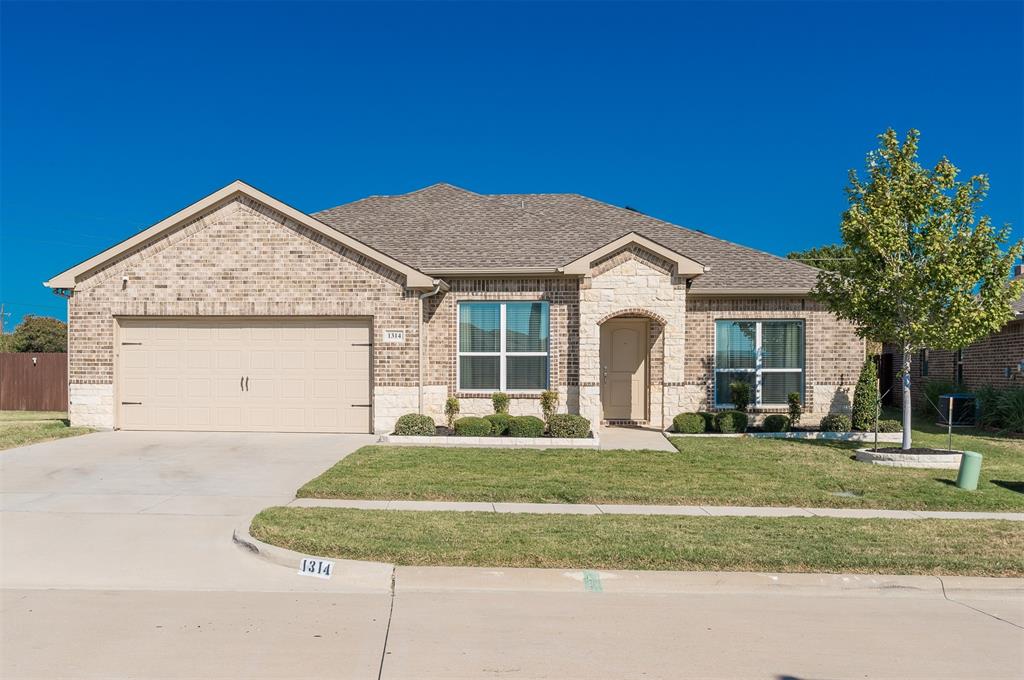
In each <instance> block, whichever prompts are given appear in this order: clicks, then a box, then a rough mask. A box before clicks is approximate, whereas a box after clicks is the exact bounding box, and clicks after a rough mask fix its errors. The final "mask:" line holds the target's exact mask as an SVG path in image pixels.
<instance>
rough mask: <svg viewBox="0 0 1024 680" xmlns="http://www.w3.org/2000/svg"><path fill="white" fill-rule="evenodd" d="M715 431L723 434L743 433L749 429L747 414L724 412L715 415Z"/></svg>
mask: <svg viewBox="0 0 1024 680" xmlns="http://www.w3.org/2000/svg"><path fill="white" fill-rule="evenodd" d="M715 429H716V430H718V431H719V432H721V433H723V434H733V433H735V432H743V431H745V430H746V429H747V414H746V413H743V412H741V411H722V412H721V413H718V414H716V415H715Z"/></svg>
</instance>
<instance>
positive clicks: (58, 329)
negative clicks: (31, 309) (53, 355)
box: [8, 314, 68, 352]
mask: <svg viewBox="0 0 1024 680" xmlns="http://www.w3.org/2000/svg"><path fill="white" fill-rule="evenodd" d="M8 342H9V343H10V350H11V351H13V352H67V351H68V325H67V324H66V323H64V322H63V321H61V320H60V319H54V318H51V317H49V316H33V315H31V314H26V315H25V318H24V319H22V320H21V323H19V324H18V325H17V327H16V328H15V329H14V333H12V334H11V339H10V340H9V341H8Z"/></svg>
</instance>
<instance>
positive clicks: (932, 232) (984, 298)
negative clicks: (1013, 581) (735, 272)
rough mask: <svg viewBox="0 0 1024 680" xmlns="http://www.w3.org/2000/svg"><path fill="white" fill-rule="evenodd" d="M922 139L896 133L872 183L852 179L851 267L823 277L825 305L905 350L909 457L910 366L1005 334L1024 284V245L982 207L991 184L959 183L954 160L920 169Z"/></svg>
mask: <svg viewBox="0 0 1024 680" xmlns="http://www.w3.org/2000/svg"><path fill="white" fill-rule="evenodd" d="M919 137H920V134H919V133H918V131H917V130H911V131H910V132H909V133H907V137H906V139H905V140H904V142H903V143H902V144H901V143H900V140H899V138H898V136H897V135H896V133H895V132H894V131H893V130H892V129H889V130H887V131H886V132H885V133H884V134H882V135H879V142H880V144H879V148H878V149H877V150H875V151H873V152H871V153H870V154H869V155H868V157H867V177H866V178H865V179H863V180H862V179H861V178H860V177H858V175H857V172H856V171H855V170H851V171H850V185H849V186H848V187H847V189H846V193H847V196H848V200H849V204H850V207H849V208H848V209H847V210H846V212H844V213H843V218H842V225H841V231H842V236H843V248H844V250H845V254H846V259H843V260H839V261H837V263H836V264H837V266H836V268H835V270H824V271H823V272H822V273H821V274H820V275H819V276H818V283H817V285H816V287H815V293H816V295H817V297H818V298H819V299H820V300H822V301H824V302H825V303H826V304H827V305H828V307H829V308H830V309H831V310H832V311H833V312H834V313H835V314H836V315H838V316H839V317H840V318H843V319H847V320H849V321H851V322H852V323H853V324H854V325H855V326H856V327H857V329H858V331H859V332H860V333H861V335H863V336H864V337H866V338H868V339H870V340H876V341H879V342H893V343H896V344H897V345H898V346H899V347H900V349H901V351H902V353H903V364H902V367H901V371H900V374H901V375H902V376H903V448H904V449H907V448H910V444H911V437H910V425H911V423H910V420H911V404H910V363H911V359H912V357H913V352H914V350H916V349H919V348H922V347H930V348H933V349H948V350H955V349H959V348H961V347H964V346H965V345H969V344H971V343H972V342H975V341H977V340H979V339H981V338H982V337H984V336H985V335H988V334H989V333H992V332H995V331H997V330H999V329H1000V328H1001V327H1002V326H1003V325H1004V324H1005V323H1006V322H1007V321H1009V320H1010V319H1012V318H1013V312H1012V310H1011V308H1010V303H1011V301H1013V300H1015V299H1017V298H1019V297H1020V295H1021V290H1022V288H1021V287H1022V285H1024V281H1015V282H1011V281H1010V280H1009V279H1008V276H1007V275H1008V273H1009V271H1010V267H1011V265H1012V264H1013V262H1014V261H1015V260H1017V258H1019V257H1020V255H1021V252H1022V245H1024V244H1022V243H1020V242H1018V243H1014V244H1012V245H1010V246H1009V247H1006V248H1005V249H1004V247H1005V246H1006V245H1007V243H1008V240H1009V236H1010V228H1009V226H1004V227H1002V228H1001V229H996V228H994V227H993V226H992V222H991V220H990V219H989V218H988V217H981V218H976V216H975V208H976V207H978V206H979V205H980V203H981V202H982V200H984V198H985V196H986V194H987V192H988V187H989V183H988V178H987V177H986V176H985V175H976V176H974V177H971V178H970V180H968V181H967V182H960V181H958V180H957V175H958V173H959V170H957V168H956V167H955V166H954V165H953V164H952V163H951V162H950V161H949V160H947V159H946V158H942V159H941V160H939V162H938V163H936V165H935V167H934V168H931V169H929V168H924V167H922V166H921V165H920V163H918V160H917V148H918V139H919Z"/></svg>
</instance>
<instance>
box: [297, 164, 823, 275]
mask: <svg viewBox="0 0 1024 680" xmlns="http://www.w3.org/2000/svg"><path fill="white" fill-rule="evenodd" d="M313 217H315V218H317V219H318V220H320V221H321V222H324V223H325V224H327V225H329V226H331V227H334V228H335V229H337V230H339V231H341V232H343V233H345V234H348V235H349V236H351V237H353V238H355V239H358V240H360V241H362V242H363V243H365V244H367V245H369V246H371V247H373V248H376V249H378V250H380V251H382V252H384V253H387V254H388V255H390V256H391V257H393V258H395V259H397V260H400V261H402V262H404V263H406V264H408V265H410V266H412V267H415V268H416V269H419V270H421V271H427V272H443V271H445V270H449V271H458V270H466V269H481V268H502V267H509V268H522V267H536V268H555V267H561V266H563V265H566V264H568V263H570V262H572V261H573V260H576V259H578V258H581V257H583V256H584V255H587V254H588V253H591V252H593V251H594V250H597V249H598V248H600V247H602V246H604V245H605V244H607V243H610V242H611V241H614V240H615V239H617V238H620V237H622V236H625V235H626V234H628V233H630V232H636V233H638V234H640V235H641V236H643V237H645V238H647V239H650V240H652V241H655V242H656V243H659V244H660V245H662V246H664V247H666V248H669V249H670V250H674V251H676V252H678V253H679V254H680V255H683V256H685V257H688V258H690V259H692V260H696V261H697V262H699V263H701V264H704V265H708V266H710V267H711V270H710V271H709V272H707V273H705V274H703V275H701V276H698V277H697V278H696V279H695V280H694V283H693V290H697V291H699V290H709V291H710V290H715V289H771V290H778V289H787V290H794V291H797V290H807V289H809V288H811V287H812V286H813V285H814V282H815V279H816V278H817V272H818V270H817V269H815V268H813V267H810V266H808V265H805V264H802V263H800V262H795V261H793V260H787V259H784V258H781V257H778V256H776V255H771V254H769V253H765V252H762V251H759V250H754V249H752V248H747V247H744V246H741V245H738V244H735V243H731V242H729V241H724V240H722V239H718V238H715V237H713V236H709V235H708V234H705V233H703V232H700V231H695V230H692V229H686V228H684V227H679V226H676V225H674V224H670V223H668V222H664V221H662V220H658V219H655V218H653V217H649V216H647V215H643V214H641V213H638V212H634V211H632V210H628V209H625V208H619V207H616V206H613V205H609V204H607V203H602V202H600V201H596V200H594V199H591V198H587V197H585V196H580V195H578V194H491V195H484V194H477V193H474V192H472V191H467V190H465V189H460V188H459V187H455V186H452V185H450V184H435V185H432V186H429V187H426V188H425V189H420V190H418V191H413V192H411V193H408V194H402V195H398V196H371V197H369V198H364V199H362V200H359V201H355V202H353V203H347V204H345V205H340V206H338V207H336V208H330V209H328V210H324V211H321V212H318V213H313Z"/></svg>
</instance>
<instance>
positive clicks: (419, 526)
mask: <svg viewBox="0 0 1024 680" xmlns="http://www.w3.org/2000/svg"><path fill="white" fill-rule="evenodd" d="M251 532H252V535H253V536H254V537H256V538H258V539H259V540H261V541H265V542H267V543H272V544H274V545H279V546H282V547H285V548H290V549H292V550H296V551H299V552H302V553H305V554H309V555H318V556H323V557H335V558H342V559H355V560H372V561H381V562H389V563H395V564H401V565H438V566H475V567H547V568H561V569H584V568H588V569H662V570H701V571H705V570H714V571H774V572H851V573H892V574H935V575H942V574H947V575H952V574H958V575H973V576H1022V575H1024V531H1021V525H1020V524H1019V523H1015V522H1009V521H965V520H882V519H872V520H851V519H835V518H820V517H814V518H804V517H787V518H759V517H680V516H641V515H632V516H631V515H527V514H496V513H480V512H413V511H396V510H351V509H339V508H280V507H276V508H268V509H266V510H264V511H263V512H261V513H260V514H258V515H257V516H256V517H255V518H254V519H253V521H252V526H251Z"/></svg>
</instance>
